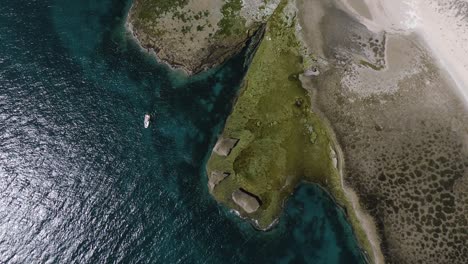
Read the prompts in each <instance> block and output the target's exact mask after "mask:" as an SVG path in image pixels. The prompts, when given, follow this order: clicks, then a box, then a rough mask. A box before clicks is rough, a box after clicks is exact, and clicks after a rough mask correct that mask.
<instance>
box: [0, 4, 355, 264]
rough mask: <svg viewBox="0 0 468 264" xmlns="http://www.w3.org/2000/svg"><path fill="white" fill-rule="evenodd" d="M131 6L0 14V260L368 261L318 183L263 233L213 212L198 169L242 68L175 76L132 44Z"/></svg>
mask: <svg viewBox="0 0 468 264" xmlns="http://www.w3.org/2000/svg"><path fill="white" fill-rule="evenodd" d="M129 4H130V2H129V1H115V0H114V1H111V0H104V1H92V0H80V1H78V0H73V1H72V0H69V1H51V0H43V1H23V0H16V1H11V0H8V1H3V2H2V5H0V14H1V16H0V43H1V44H2V49H0V263H254V262H256V263H363V262H364V261H363V258H362V255H361V253H360V251H359V249H358V247H357V245H356V242H355V239H354V237H353V235H352V232H351V228H350V226H349V224H348V223H347V222H346V219H345V217H344V215H343V213H342V211H341V210H339V208H337V207H336V205H335V204H334V203H333V201H332V200H331V199H330V197H329V196H328V195H327V194H326V193H325V192H323V191H322V190H321V189H320V188H318V187H316V186H312V185H304V186H302V187H301V188H299V189H298V191H297V193H296V194H295V195H294V197H293V198H291V199H290V200H289V201H288V203H287V208H286V211H285V214H284V216H283V218H282V219H281V221H280V224H279V225H278V226H277V227H276V228H275V229H274V230H272V231H270V232H258V231H256V230H254V229H253V228H252V227H251V226H250V225H249V224H248V223H246V222H244V221H242V220H240V219H238V218H237V217H236V216H234V215H233V214H231V213H230V212H228V211H227V210H226V209H225V208H222V207H221V206H219V205H217V204H216V202H215V201H214V200H213V199H212V198H211V197H210V196H209V194H208V191H207V188H206V176H205V175H204V164H205V162H206V159H207V156H208V153H209V151H210V149H211V146H212V145H213V142H214V141H215V138H216V135H217V133H219V131H220V130H221V128H222V125H223V122H224V120H225V119H226V117H227V115H228V113H229V111H230V108H231V104H232V101H233V99H234V98H235V95H236V92H237V90H238V86H239V83H240V80H241V79H242V76H243V73H244V71H245V69H244V68H243V65H244V61H243V58H242V56H238V57H236V58H234V59H232V60H231V61H230V62H228V63H227V64H226V65H224V66H222V67H220V68H218V69H215V70H212V71H210V72H208V73H205V74H202V75H200V76H196V77H193V78H190V79H187V78H185V77H183V76H181V75H179V74H177V73H174V72H172V71H170V70H168V69H167V68H166V67H164V66H162V65H159V64H158V63H157V62H156V61H155V60H154V59H153V58H151V57H150V56H148V55H146V54H145V53H143V52H142V51H141V50H140V49H139V48H138V46H137V45H136V44H135V43H134V41H133V40H132V39H131V38H129V37H128V36H127V35H126V33H125V30H124V27H123V18H124V17H125V13H126V11H127V9H128V7H129ZM145 112H151V113H152V114H153V115H154V116H155V121H154V122H153V124H152V126H151V127H150V128H149V129H143V115H144V113H145Z"/></svg>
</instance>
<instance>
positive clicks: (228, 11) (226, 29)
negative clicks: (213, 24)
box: [217, 0, 246, 36]
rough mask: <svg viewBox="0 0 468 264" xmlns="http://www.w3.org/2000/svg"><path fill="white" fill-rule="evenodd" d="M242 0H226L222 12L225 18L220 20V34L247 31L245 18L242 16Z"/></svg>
mask: <svg viewBox="0 0 468 264" xmlns="http://www.w3.org/2000/svg"><path fill="white" fill-rule="evenodd" d="M241 9H242V0H226V2H225V3H224V5H223V7H222V8H221V13H222V14H223V18H222V19H221V20H220V21H219V23H218V26H219V30H218V32H217V33H218V34H219V35H220V36H232V35H239V34H244V33H245V30H246V28H245V19H244V18H243V17H241V15H240V10H241Z"/></svg>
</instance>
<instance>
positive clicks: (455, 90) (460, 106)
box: [298, 0, 468, 263]
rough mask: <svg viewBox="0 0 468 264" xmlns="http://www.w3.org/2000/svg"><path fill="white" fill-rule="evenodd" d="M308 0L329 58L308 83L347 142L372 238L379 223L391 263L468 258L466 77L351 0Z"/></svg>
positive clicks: (316, 42) (349, 182)
mask: <svg viewBox="0 0 468 264" xmlns="http://www.w3.org/2000/svg"><path fill="white" fill-rule="evenodd" d="M298 4H299V10H301V13H300V14H299V20H300V23H301V25H302V29H303V30H302V34H303V39H304V40H305V41H306V42H307V44H308V45H309V47H310V48H311V50H314V49H316V50H317V51H318V54H320V55H322V56H321V58H322V59H323V60H324V62H322V63H319V64H320V66H321V72H322V74H321V75H320V76H318V77H314V78H311V79H309V80H306V81H305V82H304V85H305V88H307V89H309V90H310V91H312V93H313V94H314V95H315V96H314V100H315V105H316V106H318V108H319V109H320V110H321V111H322V112H323V114H324V115H325V116H326V118H327V119H328V120H329V122H330V124H331V126H332V128H333V130H334V132H335V134H336V137H337V140H338V142H339V144H340V145H341V148H342V155H343V161H344V169H343V180H344V185H345V187H346V188H350V189H352V190H354V191H355V192H356V193H357V197H356V198H359V200H360V201H361V205H362V207H363V208H364V210H363V212H359V214H360V215H362V216H363V218H362V219H366V217H365V216H366V213H369V214H370V215H371V216H372V218H373V219H374V221H369V222H368V223H365V222H363V221H362V222H363V225H364V227H365V228H366V230H367V232H368V235H369V236H370V240H371V241H374V242H373V243H372V244H374V245H377V244H378V241H379V240H378V239H376V238H373V233H372V229H373V224H372V222H375V224H376V226H375V228H376V230H377V233H378V236H379V239H380V240H381V242H382V243H381V246H380V247H381V249H382V252H383V255H384V257H385V262H386V263H440V261H441V260H443V261H446V262H448V263H463V261H466V259H467V258H468V249H467V248H466V247H465V246H464V243H465V241H466V234H465V233H464V231H463V230H467V228H468V225H467V215H466V211H467V210H468V208H467V207H468V195H467V194H466V193H467V192H468V170H467V167H468V113H467V111H466V108H465V104H464V100H463V99H462V98H461V97H460V93H459V92H460V90H459V86H458V85H457V83H456V81H454V80H452V78H451V75H449V74H447V71H446V70H444V69H441V68H440V65H441V64H440V63H438V60H437V58H434V57H433V53H431V52H430V50H429V49H428V48H426V46H425V45H423V44H421V39H422V37H421V36H419V35H416V34H406V35H405V34H403V35H402V34H396V33H395V32H394V33H385V32H380V31H375V32H374V31H371V30H369V29H368V28H367V27H366V26H365V25H363V24H362V23H360V22H359V21H358V20H357V19H354V18H353V17H352V16H350V15H349V12H347V11H346V10H345V9H344V8H343V5H342V4H341V3H337V6H339V7H340V8H337V7H336V6H335V5H333V4H330V3H329V1H320V0H315V1H305V0H301V1H298ZM312 10H315V11H312ZM316 10H321V12H322V16H321V18H320V21H319V22H320V23H319V26H317V23H316V22H317V21H313V19H316V18H310V17H312V16H311V15H310V13H309V12H316ZM376 69H378V70H376ZM346 188H345V189H346ZM367 219H369V218H367ZM378 256H379V254H378V253H377V258H376V259H375V262H379V263H383V262H382V260H381V259H379V258H378Z"/></svg>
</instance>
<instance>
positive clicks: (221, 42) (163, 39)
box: [127, 0, 280, 74]
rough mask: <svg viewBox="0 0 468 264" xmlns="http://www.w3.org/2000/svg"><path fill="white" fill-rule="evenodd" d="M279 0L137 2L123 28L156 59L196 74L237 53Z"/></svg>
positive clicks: (148, 0) (159, 0)
mask: <svg viewBox="0 0 468 264" xmlns="http://www.w3.org/2000/svg"><path fill="white" fill-rule="evenodd" d="M279 2H280V0H267V1H259V0H135V1H134V3H133V6H132V8H131V10H130V13H129V16H128V20H127V25H128V28H129V29H130V30H131V31H132V32H133V34H134V36H135V37H136V38H137V39H138V41H139V42H140V44H141V45H142V46H143V47H144V48H147V49H152V50H154V51H155V53H156V54H157V57H158V58H159V59H160V60H162V61H165V62H167V63H168V64H170V65H171V66H174V67H179V68H182V69H184V70H185V71H186V72H187V73H189V74H193V73H198V72H200V71H202V70H205V69H207V68H210V67H213V66H215V65H217V64H220V63H222V62H223V61H224V60H226V59H227V58H229V57H231V56H232V55H233V54H234V53H236V52H238V51H239V50H240V49H242V47H243V46H244V44H245V43H246V41H247V40H248V39H249V37H251V36H252V35H253V34H254V33H255V32H256V31H257V29H258V28H259V27H260V25H261V24H263V23H265V22H266V20H267V19H268V18H269V16H270V15H271V14H272V13H273V11H274V10H275V8H276V7H277V5H278V3H279Z"/></svg>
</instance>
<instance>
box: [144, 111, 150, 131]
mask: <svg viewBox="0 0 468 264" xmlns="http://www.w3.org/2000/svg"><path fill="white" fill-rule="evenodd" d="M150 119H151V116H150V115H149V114H146V115H145V121H144V124H145V128H148V127H149V123H150Z"/></svg>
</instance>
